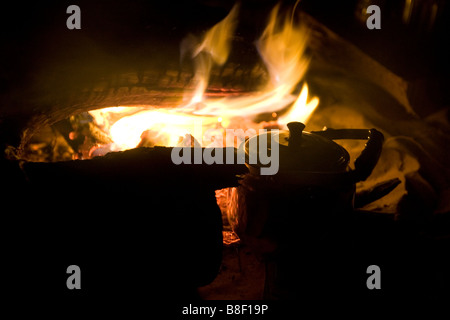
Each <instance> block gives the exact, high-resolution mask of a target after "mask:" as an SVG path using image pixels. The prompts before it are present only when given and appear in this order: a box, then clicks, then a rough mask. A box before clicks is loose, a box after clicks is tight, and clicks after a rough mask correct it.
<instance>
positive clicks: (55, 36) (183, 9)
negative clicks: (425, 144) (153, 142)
mask: <svg viewBox="0 0 450 320" xmlns="http://www.w3.org/2000/svg"><path fill="white" fill-rule="evenodd" d="M276 3H277V2H276V1H269V0H264V1H256V0H244V1H242V2H241V10H240V16H239V26H238V29H237V33H236V34H237V36H238V37H241V38H242V39H243V41H244V42H246V43H249V44H251V43H252V42H253V41H254V40H256V39H257V37H258V36H259V35H260V33H261V31H262V30H263V28H264V26H265V23H266V19H267V16H268V14H269V12H270V10H271V9H272V7H273V6H274V5H275V4H276ZM294 3H295V1H284V2H283V8H288V7H289V6H292V5H293V4H294ZM357 3H358V1H313V0H309V1H308V0H304V1H302V2H301V3H300V5H299V8H300V9H302V10H305V11H306V12H308V13H310V14H311V15H312V16H313V17H315V18H316V19H318V20H319V21H321V22H322V23H324V24H325V25H327V26H328V27H329V28H331V29H332V30H333V31H335V32H337V33H338V34H339V35H341V36H342V37H344V38H346V39H348V40H349V41H351V42H352V43H354V44H355V45H357V46H358V47H360V48H361V49H362V50H363V51H364V52H366V53H367V54H369V55H370V56H372V57H373V58H374V59H376V60H378V61H379V62H380V63H382V64H383V65H385V66H386V67H388V68H389V69H390V70H392V71H394V72H395V73H396V74H398V75H399V76H401V77H404V78H405V79H407V80H408V81H410V82H412V83H414V82H418V83H420V84H422V85H423V86H424V87H425V88H426V90H425V92H426V94H427V95H429V97H430V98H432V99H435V100H436V101H437V105H441V106H445V105H446V104H447V103H448V101H449V100H448V99H449V98H448V94H447V93H446V88H447V86H448V77H447V75H448V72H449V71H450V70H449V63H448V56H449V49H448V46H447V42H448V34H449V33H448V31H449V24H448V21H449V19H448V17H449V5H448V4H447V3H445V2H439V1H438V2H437V3H439V5H440V6H439V8H440V11H439V19H437V20H436V25H435V26H434V29H433V30H430V31H426V30H424V29H423V28H421V27H420V23H419V22H417V21H419V20H415V21H416V22H414V21H413V22H412V23H411V24H410V25H409V26H406V25H404V24H402V22H401V8H402V2H401V1H389V4H388V3H387V1H379V2H378V3H379V5H380V7H381V15H382V22H381V27H382V29H381V30H368V29H367V28H366V26H365V24H364V23H361V21H359V20H357V19H356V18H355V8H356V6H357ZM415 3H416V4H418V6H419V5H425V4H424V3H427V1H416V2H415ZM71 4H77V5H78V6H79V7H80V8H81V30H68V29H67V28H66V20H67V18H68V17H69V15H68V14H66V8H67V7H68V6H69V5H71ZM233 4H234V3H233V2H229V1H213V0H211V1H206V0H205V1H201V0H198V1H142V0H135V1H76V2H73V1H70V2H69V1H39V2H32V3H28V2H12V1H10V2H6V3H3V4H2V5H1V19H0V41H1V50H0V135H1V136H2V140H3V138H4V137H5V136H6V135H7V134H8V132H9V131H10V130H13V128H14V127H15V126H18V125H22V122H26V121H27V119H28V118H29V117H30V115H32V114H34V113H36V112H43V111H45V108H51V107H54V106H52V105H45V104H44V105H40V106H39V109H37V108H36V104H35V102H36V101H40V99H41V97H42V96H46V95H50V96H52V95H54V94H55V91H57V90H58V88H60V87H61V86H63V87H64V88H66V87H67V88H71V86H73V85H75V84H79V83H85V84H86V85H87V86H90V85H95V83H97V82H98V81H101V80H103V79H107V78H108V77H111V76H112V75H114V74H118V73H119V74H120V73H125V72H138V71H139V70H145V69H152V68H156V69H158V68H161V66H174V68H175V69H176V68H177V66H178V65H179V45H180V42H181V40H182V39H183V38H184V37H185V36H186V35H187V34H188V33H201V32H203V31H205V30H207V29H208V28H210V27H211V26H213V25H214V24H215V23H217V22H218V21H220V20H221V19H222V18H224V17H225V16H226V15H227V14H228V12H229V10H230V9H231V7H232V6H233ZM253 54H254V52H253ZM251 57H253V56H251ZM242 58H243V57H242V56H238V57H236V59H242ZM425 109H426V108H425ZM422 112H423V113H424V114H426V113H427V111H426V110H425V111H424V110H422ZM2 142H3V141H2ZM7 143H12V144H14V143H16V144H17V141H13V140H8V141H7ZM18 199H21V198H20V197H18V198H17V199H16V200H17V201H20V200H18ZM29 207H30V208H32V207H33V206H32V204H30V205H29ZM135 209H136V210H138V208H135ZM60 232H61V233H63V232H62V231H60ZM361 232H363V231H361ZM367 237H368V236H367ZM395 237H399V236H397V235H396V236H395ZM400 266H404V265H402V264H400ZM81 268H82V270H83V266H81ZM399 268H400V267H399ZM405 268H406V267H405ZM27 271H28V269H27V268H26V266H24V267H23V272H24V273H26V272H27ZM52 271H53V270H47V273H51V272H52ZM401 271H402V270H399V273H401ZM403 275H404V277H405V278H406V277H407V276H409V275H411V276H413V275H414V273H413V271H410V273H404V274H403ZM135 276H136V275H135ZM65 277H66V275H65V274H64V275H62V276H61V278H58V279H57V281H59V280H60V279H62V280H64V279H65ZM392 277H393V276H391V278H390V279H391V280H392ZM364 279H365V278H364ZM394 280H395V279H394ZM394 280H393V281H394ZM30 281H32V280H30ZM41 281H42V282H40V283H44V282H45V281H44V280H42V279H41ZM55 281H56V280H55ZM57 281H56V282H57ZM402 281H403V282H402V283H409V279H403V280H402ZM106 282H107V281H106ZM64 289H65V288H64ZM149 290H151V288H149ZM37 295H39V290H37ZM372 298H373V297H372Z"/></svg>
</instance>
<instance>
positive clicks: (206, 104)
mask: <svg viewBox="0 0 450 320" xmlns="http://www.w3.org/2000/svg"><path fill="white" fill-rule="evenodd" d="M237 11H238V7H237V6H235V7H234V8H233V9H232V10H231V11H230V13H229V14H228V16H227V17H226V18H225V19H223V20H222V21H220V22H219V23H218V24H216V25H215V26H213V27H212V28H211V29H210V30H209V31H208V32H207V33H206V34H205V36H204V37H203V39H201V40H198V39H196V38H195V37H194V36H192V35H191V36H189V37H187V38H186V39H185V41H183V43H182V48H181V49H182V57H183V56H185V55H186V54H187V53H188V52H190V53H191V54H190V57H191V58H192V59H194V63H195V68H196V72H195V81H196V88H195V90H194V92H193V93H192V92H191V93H190V94H189V95H186V97H185V100H186V101H187V102H185V103H184V104H182V105H180V106H178V107H177V108H175V109H171V110H165V109H154V108H148V107H143V106H140V107H118V108H107V109H101V110H94V111H91V112H90V113H91V115H92V116H93V117H94V118H95V121H96V122H97V123H101V124H103V125H104V129H105V131H107V132H108V133H109V135H110V137H111V139H112V141H114V145H113V148H112V149H113V150H124V149H130V148H134V147H136V146H137V145H138V144H139V143H140V141H141V139H142V137H141V136H142V133H143V132H145V131H147V130H153V131H154V134H153V135H152V139H153V140H154V143H155V144H158V145H164V146H175V145H177V144H178V143H179V142H180V137H184V136H185V135H186V134H187V133H190V134H191V135H192V134H193V133H192V128H194V127H195V124H198V123H199V122H201V123H202V126H203V129H214V130H217V131H218V132H219V133H220V132H225V129H226V128H231V129H241V128H242V126H245V127H253V128H254V129H256V128H258V127H260V124H258V123H254V122H253V121H252V118H253V117H254V116H256V115H258V114H261V113H271V114H272V115H273V114H275V116H278V115H279V116H278V120H277V123H278V125H279V126H281V127H284V126H285V125H286V124H287V123H288V122H290V121H301V122H306V121H307V120H308V119H309V117H310V116H311V114H312V113H313V112H314V110H315V108H316V107H317V105H318V103H319V99H318V98H316V97H314V98H312V99H308V86H307V85H306V83H305V84H303V87H302V90H301V92H300V94H299V95H298V97H296V96H295V95H293V94H292V92H293V91H295V89H296V86H297V85H298V84H299V82H300V81H301V79H302V78H303V76H304V74H305V73H306V70H307V68H308V65H309V59H307V58H306V57H305V49H306V45H307V41H308V31H307V29H306V28H305V27H303V26H301V25H299V24H295V23H294V20H293V17H288V16H287V17H286V18H285V19H284V20H283V19H280V17H279V6H276V7H275V8H274V9H273V10H272V12H271V14H270V19H269V22H268V24H267V27H266V29H265V30H264V32H263V34H262V36H261V37H260V39H259V40H258V41H257V48H258V51H259V53H260V55H261V58H262V60H263V62H264V63H265V65H266V67H267V70H268V73H269V81H268V82H267V84H266V85H265V86H264V88H263V90H261V91H259V92H255V93H254V94H252V95H249V96H241V97H227V98H223V99H218V100H217V99H216V100H212V99H205V97H204V92H205V90H206V88H207V85H208V82H209V75H210V71H211V68H212V65H213V64H217V65H222V64H224V63H225V62H226V60H227V59H228V56H229V53H230V50H231V37H232V34H233V32H234V30H235V26H236V16H237ZM290 104H291V107H289V108H288V110H286V108H287V107H288V106H289V105H290ZM118 114H123V115H124V116H123V117H122V118H121V119H120V120H117V121H114V119H115V118H117V115H118ZM113 115H114V116H113ZM236 117H239V118H240V119H244V120H242V121H244V124H242V123H241V124H240V126H241V127H239V128H234V127H233V126H234V125H236V121H234V119H236ZM244 129H246V128H244ZM193 136H194V137H196V138H197V139H201V140H203V137H198V136H195V135H193ZM199 142H202V141H199Z"/></svg>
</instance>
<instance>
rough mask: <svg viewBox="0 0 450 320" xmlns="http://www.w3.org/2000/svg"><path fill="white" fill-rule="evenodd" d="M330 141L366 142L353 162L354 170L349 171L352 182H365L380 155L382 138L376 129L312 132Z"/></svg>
mask: <svg viewBox="0 0 450 320" xmlns="http://www.w3.org/2000/svg"><path fill="white" fill-rule="evenodd" d="M311 133H314V134H317V135H320V136H322V137H324V138H328V139H330V140H339V139H355V140H356V139H357V140H367V143H366V146H365V148H364V150H363V151H362V152H361V154H360V155H359V157H358V158H357V159H356V160H355V169H354V170H352V171H350V172H349V174H350V178H351V180H353V182H359V181H364V180H366V179H367V178H368V177H369V175H370V174H371V173H372V170H373V169H374V168H375V165H376V164H377V162H378V159H379V158H380V155H381V150H382V147H383V142H384V136H383V134H382V133H381V132H380V131H378V130H376V129H326V130H324V131H312V132H311Z"/></svg>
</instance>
